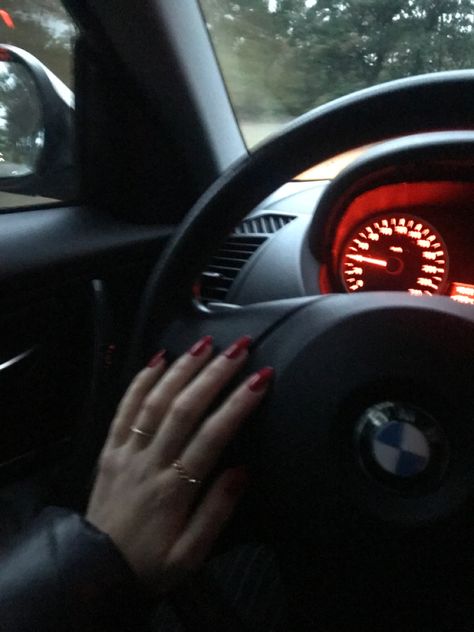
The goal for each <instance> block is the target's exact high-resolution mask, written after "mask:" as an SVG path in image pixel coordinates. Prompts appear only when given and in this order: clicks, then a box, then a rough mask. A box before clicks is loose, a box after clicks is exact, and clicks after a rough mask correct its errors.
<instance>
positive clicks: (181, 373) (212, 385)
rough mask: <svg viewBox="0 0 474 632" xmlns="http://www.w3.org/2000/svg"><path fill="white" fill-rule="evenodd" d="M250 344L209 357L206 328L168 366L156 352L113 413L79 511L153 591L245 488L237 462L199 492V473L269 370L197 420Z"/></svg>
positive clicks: (202, 551)
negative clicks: (96, 468) (91, 485)
mask: <svg viewBox="0 0 474 632" xmlns="http://www.w3.org/2000/svg"><path fill="white" fill-rule="evenodd" d="M249 344H250V338H248V337H246V336H244V337H243V338H240V339H239V340H238V341H237V342H236V343H234V344H233V345H232V346H231V347H230V348H229V349H228V350H227V351H226V352H224V353H223V354H221V355H219V356H218V357H216V358H215V359H214V360H212V361H211V362H209V360H210V358H211V356H212V339H211V337H210V336H206V337H205V338H203V339H202V340H200V341H199V342H197V343H196V344H195V345H194V346H193V347H192V348H191V349H190V350H189V352H188V353H186V354H185V355H183V356H182V357H181V358H179V359H178V360H177V361H176V362H175V363H174V364H173V365H172V366H171V367H170V368H169V369H168V370H166V361H165V359H164V354H163V353H160V354H158V355H156V356H155V357H154V358H153V359H152V360H151V361H150V364H149V365H148V367H146V368H145V369H143V370H142V371H141V372H140V373H139V374H138V375H137V376H136V378H135V379H134V381H133V382H132V384H131V385H130V387H129V388H128V390H127V392H126V394H125V396H124V398H123V399H122V401H121V403H120V405H119V408H118V410H117V413H116V416H115V418H114V420H113V422H112V426H111V429H110V433H109V436H108V438H107V441H106V443H105V446H104V449H103V451H102V454H101V457H100V462H99V472H98V476H97V480H96V483H95V486H94V489H93V492H92V495H91V499H90V503H89V507H88V511H87V515H86V517H87V519H88V520H89V521H90V522H91V523H92V524H94V525H95V526H96V527H98V528H99V529H100V530H102V531H103V532H105V533H107V534H109V536H110V537H111V538H112V540H113V541H114V542H115V544H116V545H117V547H118V548H119V549H120V550H121V551H122V553H123V555H124V556H125V558H126V559H127V560H128V562H129V564H130V566H131V567H132V568H133V569H134V570H135V572H136V573H137V575H138V576H139V577H140V578H141V579H142V580H144V581H146V582H147V583H148V584H149V585H150V587H152V588H153V589H154V590H155V591H164V590H167V589H168V588H170V587H171V586H173V585H174V584H176V583H177V582H178V581H179V580H180V579H181V578H182V577H183V576H184V575H186V574H187V573H189V572H191V571H193V570H195V569H196V568H197V567H198V566H199V565H200V564H201V562H202V561H203V560H204V558H205V557H206V556H207V554H208V553H209V550H210V549H211V547H212V545H213V543H214V542H215V540H216V538H217V536H218V534H219V532H220V531H221V529H222V527H223V525H224V524H225V522H226V520H227V519H228V518H229V516H230V515H231V513H232V511H233V510H234V507H235V506H236V504H237V501H238V499H239V497H240V495H241V493H242V491H243V488H244V487H245V484H244V483H245V481H246V475H245V470H244V468H234V469H229V470H226V471H224V472H223V473H222V474H220V475H219V476H218V477H217V478H216V480H215V481H213V482H212V483H211V485H210V487H209V489H208V491H207V492H206V493H205V494H204V495H202V488H201V487H200V481H201V480H203V481H204V480H205V479H206V477H207V476H208V475H209V474H210V472H211V471H212V470H213V468H214V466H215V465H216V463H217V461H218V459H219V456H220V455H221V453H222V450H223V449H224V447H225V446H226V445H227V444H228V443H229V441H230V440H231V439H232V437H233V436H234V435H235V433H236V432H237V430H238V429H239V427H240V426H241V424H242V422H243V421H244V420H245V418H246V417H247V416H248V415H249V413H251V412H252V411H253V410H254V409H255V407H256V406H257V405H258V404H259V402H260V401H261V399H262V397H263V396H264V394H265V391H266V389H267V386H268V382H269V380H270V378H271V375H272V369H270V368H264V369H262V370H261V371H259V372H258V373H256V374H254V375H253V376H251V377H250V378H248V379H247V380H246V381H245V382H244V383H243V384H242V385H241V386H240V387H239V388H237V389H236V390H235V391H234V393H233V394H232V395H230V397H229V398H228V399H227V400H226V401H225V402H224V403H223V404H222V405H221V406H220V407H219V408H217V410H215V412H213V413H212V414H211V415H210V416H208V417H207V418H206V419H204V421H202V420H203V418H204V416H205V414H206V411H207V410H208V409H209V407H210V405H212V403H213V402H214V400H215V399H216V397H217V396H218V395H219V393H220V392H221V391H222V389H223V388H224V386H225V385H226V384H227V383H228V382H229V381H230V380H231V379H232V377H234V376H235V374H236V373H237V372H238V371H239V370H240V369H241V368H242V366H243V365H244V363H245V361H246V359H247V357H248V346H249ZM137 430H138V431H139V432H137ZM141 433H144V434H141Z"/></svg>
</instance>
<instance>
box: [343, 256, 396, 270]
mask: <svg viewBox="0 0 474 632" xmlns="http://www.w3.org/2000/svg"><path fill="white" fill-rule="evenodd" d="M347 258H348V259H354V261H357V262H358V263H370V264H372V265H373V266H380V267H381V268H386V267H387V262H386V261H384V260H383V259H373V258H372V257H364V256H363V255H347Z"/></svg>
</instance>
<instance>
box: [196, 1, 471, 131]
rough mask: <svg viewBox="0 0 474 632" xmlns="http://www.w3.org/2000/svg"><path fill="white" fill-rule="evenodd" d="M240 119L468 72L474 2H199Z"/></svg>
mask: <svg viewBox="0 0 474 632" xmlns="http://www.w3.org/2000/svg"><path fill="white" fill-rule="evenodd" d="M201 2H202V5H203V7H204V10H205V14H206V18H207V20H208V22H209V26H210V29H211V33H212V35H213V38H214V39H215V44H216V48H217V50H218V52H219V53H220V61H221V65H222V68H223V72H224V76H225V78H226V79H227V81H228V85H229V89H230V92H231V95H232V97H233V101H234V105H235V107H236V109H237V112H238V114H239V116H240V117H241V118H244V119H245V118H253V119H259V118H260V119H268V118H269V117H277V118H278V117H285V116H286V117H287V118H288V117H292V116H295V115H298V114H300V113H302V112H305V111H306V110H308V109H310V108H312V107H315V106H316V105H319V104H321V103H324V102H327V101H329V100H331V99H333V98H335V97H338V96H341V95H343V94H347V93H349V92H352V91H354V90H357V89H360V88H363V87H366V86H369V85H373V84H376V83H380V82H383V81H387V80H390V79H394V78H398V77H404V76H409V75H413V74H420V73H423V72H434V71H437V70H445V69H453V68H467V67H474V46H473V26H474V17H473V16H474V0H312V1H308V0H274V1H273V2H267V1H265V0H245V1H240V0H235V1H234V2H232V1H231V0H225V1H222V2H221V1H219V0H201Z"/></svg>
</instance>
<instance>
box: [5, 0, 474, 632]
mask: <svg viewBox="0 0 474 632" xmlns="http://www.w3.org/2000/svg"><path fill="white" fill-rule="evenodd" d="M63 4H64V7H65V8H66V10H67V11H68V12H69V13H70V15H71V19H72V20H73V21H74V23H75V25H76V29H77V34H76V37H75V43H74V50H73V63H74V104H73V102H72V101H71V99H70V98H69V97H67V98H66V97H65V96H64V94H62V96H61V97H59V96H58V94H59V92H61V89H60V87H58V86H59V84H54V82H53V83H51V79H50V77H49V75H48V72H46V71H45V70H44V68H43V65H42V64H41V63H40V64H38V63H37V61H35V59H30V58H29V57H28V56H27V55H26V56H25V55H23V54H22V52H21V51H19V50H17V49H16V48H15V47H12V46H10V45H9V44H8V42H4V44H2V45H1V46H0V62H1V61H8V62H10V63H17V64H20V65H21V64H23V65H24V66H25V67H26V68H27V69H28V72H29V73H31V76H32V77H33V80H34V82H35V83H36V86H37V88H38V91H39V99H40V101H41V103H42V106H43V108H44V130H45V131H44V151H43V153H42V155H41V156H40V158H39V159H38V161H37V163H36V164H37V168H36V170H34V173H29V174H26V175H21V177H17V176H16V175H15V174H13V175H12V174H11V173H9V174H6V175H5V177H4V178H3V177H2V170H1V169H0V190H1V191H5V192H7V193H8V194H10V193H14V192H17V193H18V192H20V193H23V194H27V195H29V196H37V197H36V201H35V202H33V203H31V202H29V204H28V205H23V204H22V202H21V198H18V199H19V200H20V202H18V201H17V202H16V203H12V204H10V205H9V206H8V207H5V208H2V209H1V210H0V285H1V293H0V301H1V312H0V319H1V328H0V339H1V344H0V397H1V402H2V414H1V416H0V419H1V423H0V485H1V487H0V514H1V516H2V519H1V520H0V535H1V539H0V541H1V543H2V547H3V546H5V547H7V546H8V545H9V543H10V542H12V541H13V539H14V538H15V536H16V534H17V533H18V532H19V531H20V530H21V529H22V528H24V526H25V525H27V524H28V523H29V522H30V520H31V519H32V517H33V516H35V515H36V514H37V513H38V512H39V511H40V510H41V508H42V507H44V506H46V505H50V504H54V505H60V506H67V507H71V508H74V509H76V510H78V511H83V510H84V507H85V504H86V502H87V497H88V493H89V491H90V489H91V485H92V481H93V476H94V468H95V464H96V461H97V458H98V455H99V453H100V449H101V447H102V445H103V442H104V440H105V437H106V436H107V431H108V427H109V424H110V421H111V419H112V417H113V413H114V410H115V407H116V405H117V402H118V401H119V399H120V397H121V395H122V394H123V392H124V389H125V387H126V385H127V384H128V382H129V381H130V379H131V377H132V376H133V375H134V374H135V373H136V372H137V371H138V370H139V368H140V367H142V366H144V364H145V363H146V361H147V359H148V358H149V357H151V356H152V355H153V353H154V352H156V351H157V350H158V349H160V348H166V349H167V350H168V353H169V354H170V357H171V358H176V357H177V356H178V355H180V354H181V353H182V352H184V350H185V349H187V348H188V347H189V346H190V345H191V344H192V343H193V341H195V340H197V339H198V338H199V337H200V336H202V335H205V334H212V335H213V336H214V340H215V344H216V348H217V349H223V348H225V347H226V345H228V344H230V343H231V342H232V341H233V340H234V339H235V338H236V337H238V336H240V335H243V334H248V335H250V336H251V337H252V340H253V344H252V354H251V359H250V362H249V365H248V367H246V369H245V372H246V374H247V373H248V374H250V373H251V372H252V371H253V370H255V368H256V367H258V366H263V365H271V366H273V367H275V381H274V384H273V386H272V390H271V393H270V394H269V397H268V398H267V399H266V400H265V402H264V404H263V406H262V408H261V409H260V410H259V412H258V414H257V415H255V418H253V419H252V423H250V424H248V425H247V426H246V427H245V429H244V431H243V432H242V433H241V434H240V435H239V437H238V438H237V440H236V441H235V442H234V444H233V445H232V446H231V448H230V449H229V450H228V452H227V453H226V454H225V456H224V459H223V463H229V462H237V463H238V462H241V461H242V460H244V461H245V462H246V463H248V464H249V467H250V470H251V473H252V484H251V486H250V488H249V492H248V494H247V495H246V497H245V499H244V500H243V502H242V504H241V506H240V508H239V511H238V514H237V515H236V517H235V520H234V521H233V522H232V524H231V525H230V526H229V529H228V532H227V533H226V534H224V537H223V538H222V542H221V543H220V544H219V547H218V548H219V550H218V552H217V553H218V557H219V556H220V559H221V560H223V559H225V558H226V555H227V551H230V550H232V549H236V548H237V549H238V550H240V551H246V553H245V554H242V555H241V558H242V559H241V560H240V562H239V563H238V564H236V563H235V560H234V562H230V568H231V569H232V568H234V571H233V573H234V576H236V573H237V574H238V571H239V568H240V569H243V570H242V573H241V574H243V575H245V569H247V570H248V567H249V563H248V559H249V558H251V557H252V556H254V555H255V547H253V548H252V546H253V545H252V546H250V544H249V543H257V544H256V545H255V546H258V547H260V546H263V547H265V550H267V551H269V552H270V553H269V555H270V554H271V555H272V556H274V559H275V560H276V562H275V569H273V567H272V569H273V570H272V571H271V573H268V572H267V571H268V566H266V567H265V568H266V571H265V572H266V573H267V574H266V575H265V573H263V571H261V570H260V571H258V570H255V571H254V573H255V574H254V575H253V574H252V572H249V573H248V577H247V578H246V581H247V583H250V584H252V582H253V583H254V584H255V583H258V582H260V583H262V584H264V583H266V584H267V585H268V586H270V585H271V586H272V587H273V588H272V589H271V590H270V588H268V591H267V592H265V590H264V589H263V588H262V591H263V592H262V595H263V597H262V600H266V605H265V606H262V605H260V606H256V610H255V612H254V614H253V615H252V614H251V615H249V620H247V621H245V620H243V619H241V618H240V617H239V612H238V608H237V609H236V608H235V607H233V606H232V605H231V604H230V603H228V602H227V601H226V599H228V597H227V596H226V595H224V594H223V595H219V594H217V592H216V593H213V594H212V595H211V596H210V597H209V595H208V596H207V601H206V598H205V597H204V596H203V595H201V596H200V597H199V599H202V600H203V603H204V606H203V608H202V610H199V604H196V602H195V601H193V602H192V607H190V606H189V601H188V600H187V599H186V595H185V590H186V589H184V588H183V590H182V592H181V595H178V597H177V598H176V600H175V601H174V602H173V604H174V605H173V608H174V609H175V610H174V614H173V615H172V618H173V617H174V618H176V620H174V619H173V620H171V619H167V616H166V613H164V612H163V611H161V614H160V613H158V614H157V616H156V621H155V623H154V625H155V626H156V629H157V630H160V629H162V630H165V631H166V630H179V629H183V630H188V629H202V630H207V629H209V630H217V629H221V630H222V629H228V630H233V629H235V630H257V629H259V630H260V629H261V630H274V629H275V630H276V629H286V630H328V631H332V630H338V631H341V630H347V631H352V630H367V631H371V630H374V631H375V630H386V631H387V632H390V631H392V630H393V631H395V630H397V631H399V630H406V631H409V630H417V632H421V631H427V632H428V631H430V632H434V631H444V630H446V631H448V630H456V631H464V630H470V629H472V625H473V603H474V600H473V597H472V587H473V586H474V566H473V551H474V548H473V541H474V524H473V523H474V520H473V515H474V513H473V510H474V507H473V502H472V501H473V494H472V492H473V485H474V460H473V454H474V429H473V428H474V426H473V423H474V419H473V412H472V411H473V410H474V395H473V394H474V389H473V376H474V307H473V306H474V261H473V258H472V244H473V240H474V221H473V220H472V203H473V199H474V177H473V176H474V169H473V167H474V108H473V103H474V70H469V69H452V70H447V71H443V72H433V73H429V74H422V75H418V76H409V77H404V78H400V79H397V80H393V81H389V82H386V83H380V84H377V85H374V86H371V87H366V88H364V89H362V90H359V91H356V92H352V93H350V94H347V95H346V96H342V97H340V98H338V99H336V100H333V101H331V102H329V103H327V104H323V105H319V106H318V107H316V108H315V109H312V110H310V111H309V112H307V113H305V114H303V115H301V116H299V117H297V118H295V119H294V120H293V121H291V122H289V123H288V124H286V125H285V126H284V127H283V128H282V129H281V130H279V131H277V132H276V133H274V134H272V135H271V136H270V137H269V138H268V139H265V140H263V141H262V142H260V143H259V144H257V145H256V146H255V147H252V148H250V149H249V148H248V147H247V144H246V142H245V139H244V137H243V135H242V132H241V129H240V127H239V123H238V121H237V119H236V116H235V110H234V106H233V104H232V102H231V99H230V97H229V93H228V90H227V88H226V85H225V83H224V80H223V77H222V72H221V70H222V69H221V67H220V65H219V61H218V60H217V58H216V55H215V51H214V48H213V45H212V42H211V41H210V39H209V34H208V30H207V28H206V20H205V18H204V16H203V14H202V11H201V7H200V6H199V3H198V2H197V0H173V1H170V0H141V1H140V3H134V4H133V5H132V4H131V3H130V2H126V1H125V0H115V2H114V3H113V7H111V5H110V3H108V2H105V0H94V1H92V0H64V3H63ZM0 17H1V15H0ZM45 63H46V62H45ZM46 66H47V64H46ZM0 78H1V77H0ZM54 86H56V87H54ZM0 115H1V113H0ZM70 139H73V141H74V142H73V144H72V145H68V144H67V143H69V141H70ZM66 141H67V143H66ZM355 150H357V151H355ZM354 151H355V153H354ZM328 161H329V163H328ZM331 161H332V162H331ZM328 165H329V166H328ZM0 167H1V165H0ZM328 174H329V175H328ZM469 218H471V219H469ZM239 547H240V548H239ZM259 550H260V549H259ZM253 559H254V558H253ZM272 559H273V557H272ZM210 564H211V566H212V560H211V562H210ZM232 564H234V566H232ZM239 564H240V565H241V566H239ZM235 569H237V571H236V570H235ZM218 572H219V573H221V574H222V576H224V575H225V573H226V569H225V566H224V567H222V568H221V567H219V571H218ZM258 572H260V575H257V574H258ZM229 573H230V571H229ZM269 575H271V576H269ZM277 579H278V589H276V588H275V585H276V582H277ZM244 580H245V578H242V577H241V576H239V577H234V580H233V581H232V582H230V584H229V587H228V590H229V591H230V592H232V591H234V592H237V591H238V590H242V588H239V587H240V586H241V583H242V585H243V584H244ZM272 590H273V592H272ZM280 590H281V591H282V593H283V594H284V599H285V602H286V608H285V615H284V623H282V622H281V621H277V618H278V616H280V613H279V611H278V612H277V610H278V607H277V604H278V603H279V602H280V601H281V600H283V597H281V595H280V593H279V592H278V591H280ZM178 592H179V591H178ZM199 599H198V601H199ZM230 601H231V599H230ZM234 605H235V604H234ZM190 608H191V610H192V609H195V611H194V612H193V613H192V614H191V613H190ZM196 608H197V610H196ZM206 612H207V618H206ZM209 612H211V613H212V616H209ZM196 613H197V614H196ZM216 613H219V616H218V614H216ZM160 616H161V617H162V618H161V619H160ZM168 616H171V615H169V613H168ZM281 616H283V615H281ZM221 617H222V618H221ZM257 623H258V626H259V627H257ZM180 626H181V627H180ZM278 626H280V628H279V627H278ZM0 627H1V626H0Z"/></svg>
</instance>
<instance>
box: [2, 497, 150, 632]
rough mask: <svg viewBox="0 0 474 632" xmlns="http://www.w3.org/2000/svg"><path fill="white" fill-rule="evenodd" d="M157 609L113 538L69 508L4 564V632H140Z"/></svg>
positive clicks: (49, 516)
mask: <svg viewBox="0 0 474 632" xmlns="http://www.w3.org/2000/svg"><path fill="white" fill-rule="evenodd" d="M150 607H151V604H150V602H149V600H148V599H147V596H146V594H145V589H144V588H142V587H141V586H140V584H139V582H138V580H137V579H136V577H135V575H134V573H133V572H132V571H131V569H130V568H129V566H128V564H127V563H126V561H125V559H124V558H123V557H122V555H121V553H120V551H119V550H118V549H117V548H116V547H115V545H114V544H113V542H112V541H111V539H110V538H109V537H108V536H107V535H105V534H104V533H101V532H100V531H98V530H97V529H95V528H94V527H93V526H92V525H91V524H89V523H88V522H87V521H86V520H84V519H83V518H81V517H80V516H79V515H77V514H74V513H71V512H68V511H66V510H64V509H58V508H49V509H47V510H45V511H43V513H42V514H41V515H40V516H39V517H38V518H37V519H36V520H35V521H34V523H33V524H32V526H31V528H30V529H29V530H28V532H27V533H25V534H24V536H23V537H22V538H21V539H20V540H19V542H18V543H17V545H16V546H15V547H14V548H13V549H12V550H10V551H8V552H6V554H4V555H2V556H1V557H0V631H1V632H20V631H21V632H23V631H24V632H33V631H34V632H46V631H48V632H53V631H54V632H63V631H64V632H66V631H67V632H76V631H78V632H79V631H80V632H96V631H97V632H99V630H100V632H108V631H109V630H110V631H112V630H113V632H119V631H124V630H126V631H128V630H134V631H139V632H141V631H143V630H147V629H148V627H147V620H148V615H149V611H150Z"/></svg>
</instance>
